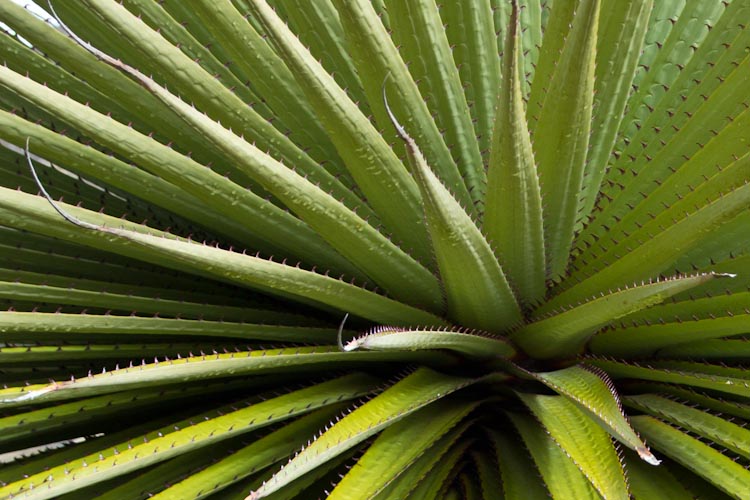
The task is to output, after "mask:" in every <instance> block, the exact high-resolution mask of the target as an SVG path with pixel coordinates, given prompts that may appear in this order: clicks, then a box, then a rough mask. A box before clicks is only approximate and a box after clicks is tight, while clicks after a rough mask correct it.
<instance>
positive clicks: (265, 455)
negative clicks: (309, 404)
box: [110, 405, 341, 500]
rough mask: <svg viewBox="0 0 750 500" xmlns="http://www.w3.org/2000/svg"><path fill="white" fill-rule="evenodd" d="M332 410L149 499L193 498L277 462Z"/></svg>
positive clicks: (299, 422) (303, 420)
mask: <svg viewBox="0 0 750 500" xmlns="http://www.w3.org/2000/svg"><path fill="white" fill-rule="evenodd" d="M332 410H338V411H340V410H341V405H338V406H335V407H333V408H324V409H321V410H318V411H316V412H313V413H311V414H310V415H307V416H304V417H302V418H300V419H299V420H296V421H294V422H292V423H291V424H288V425H286V426H284V427H282V428H281V429H279V430H276V431H273V432H271V433H269V434H267V435H266V436H263V437H261V438H260V439H258V440H257V441H254V442H253V443H252V444H250V445H248V446H246V447H244V448H242V449H241V450H238V451H236V452H235V453H233V454H231V455H230V456H229V457H227V458H225V459H223V460H220V461H218V462H217V463H215V464H212V465H210V466H208V467H206V468H205V469H203V470H201V471H200V472H197V473H195V474H192V475H191V476H189V477H188V478H186V479H184V480H182V481H180V482H178V483H177V484H174V485H171V486H169V487H168V488H166V489H165V490H163V491H161V492H160V493H158V494H156V495H154V496H153V497H151V498H156V499H161V500H165V499H170V498H172V499H175V498H191V499H194V500H197V499H199V498H205V497H207V496H209V495H213V494H215V493H217V492H219V491H222V490H223V489H225V488H226V487H228V486H229V485H231V484H233V483H236V482H237V481H240V480H242V479H244V478H245V477H247V476H249V475H252V474H254V473H256V472H257V471H259V470H261V469H263V468H264V467H266V466H269V465H271V464H273V463H275V462H277V461H278V458H279V457H282V456H289V455H291V454H292V453H294V452H295V451H297V450H298V449H299V448H301V447H302V446H304V445H305V441H307V439H308V437H307V436H310V435H313V434H314V433H315V432H317V430H318V429H319V428H321V427H322V426H324V425H326V423H328V421H329V420H330V419H331V418H332V417H333V416H334V415H335V411H332ZM112 493H116V492H110V497H111V498H112V500H115V499H116V498H117V496H113V495H112Z"/></svg>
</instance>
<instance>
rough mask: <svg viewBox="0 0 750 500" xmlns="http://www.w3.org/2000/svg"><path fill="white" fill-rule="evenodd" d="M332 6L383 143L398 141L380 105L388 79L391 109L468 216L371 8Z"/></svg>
mask: <svg viewBox="0 0 750 500" xmlns="http://www.w3.org/2000/svg"><path fill="white" fill-rule="evenodd" d="M333 4H334V5H335V6H336V10H337V11H338V13H339V17H340V19H341V24H342V26H343V28H344V36H345V38H346V41H347V48H348V50H349V54H350V56H351V58H352V60H353V61H354V64H355V67H356V68H357V72H358V73H359V77H360V79H361V81H362V85H363V86H364V90H365V94H366V95H367V100H368V102H369V104H370V108H371V109H372V111H373V114H374V115H375V120H376V122H377V124H378V126H379V127H380V128H381V129H382V130H384V131H385V134H386V138H387V140H388V141H389V142H390V141H391V140H393V139H396V138H397V135H396V131H395V130H394V129H393V125H392V124H391V121H390V119H389V117H388V112H387V111H386V109H385V106H384V102H383V82H384V81H386V79H390V81H391V82H393V87H395V88H396V89H398V92H397V93H394V94H393V95H392V96H391V100H390V101H389V102H390V104H391V106H392V107H393V110H394V111H395V112H396V114H397V115H398V116H400V117H407V118H408V119H407V120H406V121H407V124H408V127H409V132H410V134H411V135H412V136H413V137H414V138H415V139H416V140H417V142H418V143H419V144H420V145H421V147H422V150H423V151H424V153H425V156H426V158H427V161H428V162H429V164H430V165H431V166H432V167H433V168H434V169H435V172H436V174H437V176H438V177H439V178H440V179H441V181H442V182H443V183H445V185H446V186H447V187H448V189H450V190H451V192H452V193H453V194H454V196H456V199H458V200H459V201H460V202H461V203H462V204H463V205H464V206H466V207H467V208H468V210H470V211H471V212H472V213H473V211H474V205H473V202H472V197H471V195H470V194H469V190H468V189H467V188H466V184H465V183H464V181H463V178H462V177H461V174H460V171H459V169H458V167H457V166H456V163H455V162H454V160H453V157H452V156H451V153H450V150H449V149H448V146H446V144H445V141H444V140H443V137H442V135H441V134H440V130H439V129H438V127H437V125H436V123H435V121H434V120H433V119H432V117H431V116H430V111H429V109H428V108H427V105H426V104H425V102H424V101H423V97H422V95H421V94H420V92H419V88H418V87H417V84H416V83H415V82H414V79H413V78H412V77H411V75H410V74H409V69H408V67H407V66H406V64H405V62H404V60H403V59H402V58H401V56H400V54H399V52H398V49H397V48H396V46H395V44H394V42H393V40H392V38H391V37H390V36H389V34H388V31H387V29H386V27H385V26H384V25H383V23H382V22H381V20H380V17H379V16H378V13H377V11H376V9H375V6H374V5H373V4H372V3H371V2H370V1H369V0H333Z"/></svg>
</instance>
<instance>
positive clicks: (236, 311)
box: [0, 269, 310, 325]
mask: <svg viewBox="0 0 750 500" xmlns="http://www.w3.org/2000/svg"><path fill="white" fill-rule="evenodd" d="M4 271H5V270H4V269H0V278H3V281H0V297H2V298H5V299H11V300H20V301H23V300H29V301H39V302H48V303H53V304H70V305H79V306H85V307H97V308H99V307H100V308H103V309H105V310H115V311H125V312H135V311H137V312H138V313H141V314H158V315H160V316H175V317H180V318H193V319H205V320H223V321H228V322H233V321H242V322H259V323H260V322H262V323H284V324H291V325H294V324H297V325H301V324H302V323H303V322H305V323H308V324H309V321H310V320H309V319H307V318H305V317H303V316H301V315H294V314H287V313H284V312H281V311H275V310H271V309H260V308H249V307H247V308H242V307H233V306H221V305H214V304H206V303H200V302H189V301H187V300H179V299H176V298H175V299H168V298H162V297H160V296H156V297H149V296H144V295H137V293H138V292H142V293H144V294H146V293H148V290H144V289H142V288H141V289H138V288H136V289H134V290H132V291H131V290H129V291H127V292H125V293H114V292H112V291H110V290H111V289H113V288H115V289H116V288H117V287H116V286H113V285H112V284H111V283H100V282H81V280H74V279H70V278H68V279H66V278H64V277H56V276H50V275H41V276H42V278H41V279H39V278H37V277H36V276H33V275H31V273H24V272H22V271H16V272H13V271H10V272H7V271H6V272H4ZM6 273H7V274H6ZM4 274H6V276H7V277H6V276H3V275H4ZM13 278H15V279H16V280H17V281H5V279H13ZM35 278H37V279H38V281H40V282H41V283H40V284H29V283H22V282H19V281H20V280H21V279H24V280H34V279H35ZM50 282H56V284H58V285H59V286H53V285H52V284H51V283H50ZM78 285H84V286H92V285H93V286H98V287H101V288H99V289H98V290H97V289H94V290H91V289H88V290H87V289H79V288H77V286H78Z"/></svg>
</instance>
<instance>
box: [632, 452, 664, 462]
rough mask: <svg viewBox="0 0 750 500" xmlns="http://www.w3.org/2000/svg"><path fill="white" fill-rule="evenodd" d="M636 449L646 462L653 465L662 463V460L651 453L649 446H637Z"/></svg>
mask: <svg viewBox="0 0 750 500" xmlns="http://www.w3.org/2000/svg"><path fill="white" fill-rule="evenodd" d="M635 451H636V452H638V456H639V457H641V459H642V460H643V461H644V462H646V463H649V464H651V465H659V464H661V460H659V459H658V458H656V457H655V456H654V454H653V453H651V450H649V449H648V448H637V449H636V450H635Z"/></svg>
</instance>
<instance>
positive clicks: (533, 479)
mask: <svg viewBox="0 0 750 500" xmlns="http://www.w3.org/2000/svg"><path fill="white" fill-rule="evenodd" d="M521 425H523V424H521ZM485 432H487V434H488V437H489V439H490V443H491V444H492V447H493V449H494V452H495V456H496V457H497V461H498V465H499V467H500V476H501V478H502V484H503V490H502V491H503V495H504V498H505V500H527V499H529V500H542V499H545V498H549V492H548V491H547V489H546V488H545V487H544V482H542V481H539V471H537V468H536V466H535V465H534V462H532V459H531V457H530V456H529V453H528V451H527V450H526V449H525V448H524V447H523V445H522V444H521V443H520V442H518V441H517V440H516V439H513V438H511V437H510V436H509V435H508V433H503V432H499V431H497V430H496V429H485ZM573 470H574V471H575V472H574V473H573V474H574V475H576V474H580V473H579V472H578V471H577V470H575V469H573ZM588 488H589V489H592V488H591V486H590V485H589V486H588Z"/></svg>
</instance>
